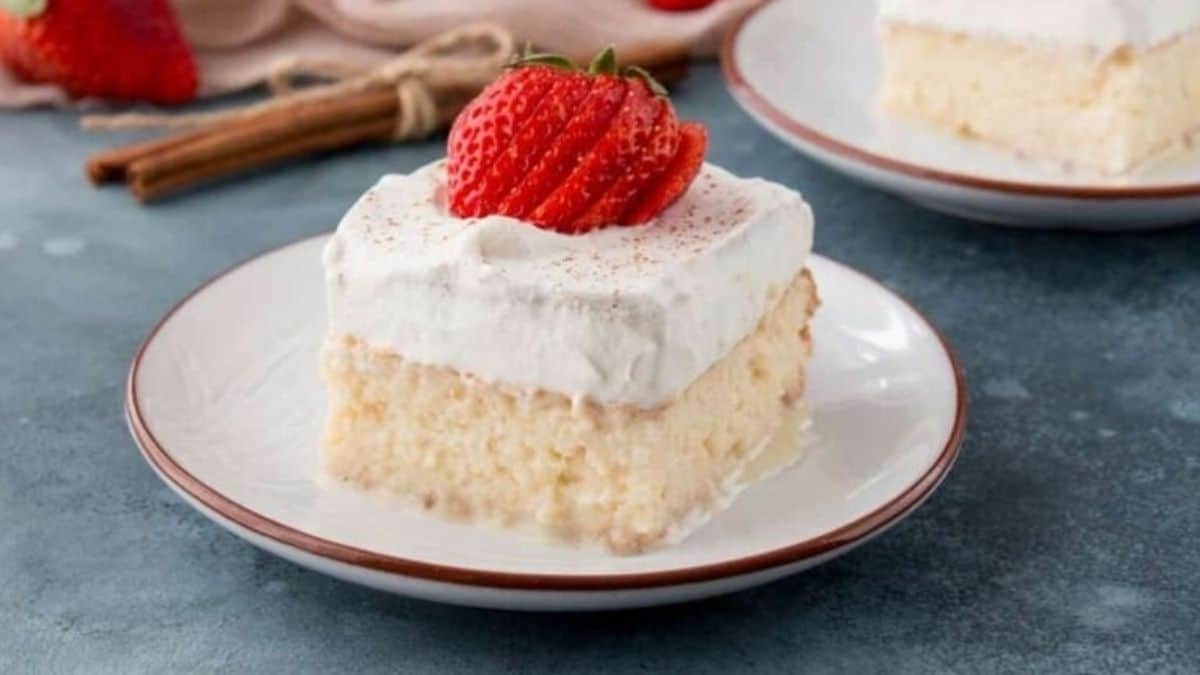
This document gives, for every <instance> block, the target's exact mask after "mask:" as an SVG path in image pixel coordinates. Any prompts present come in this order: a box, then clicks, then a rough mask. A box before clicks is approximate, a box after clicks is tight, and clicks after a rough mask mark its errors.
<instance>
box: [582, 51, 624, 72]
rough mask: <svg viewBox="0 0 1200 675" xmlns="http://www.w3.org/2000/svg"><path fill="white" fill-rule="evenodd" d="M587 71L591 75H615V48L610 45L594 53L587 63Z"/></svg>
mask: <svg viewBox="0 0 1200 675" xmlns="http://www.w3.org/2000/svg"><path fill="white" fill-rule="evenodd" d="M588 73H590V74H592V75H616V74H617V50H616V48H615V47H613V46H612V45H609V46H607V47H605V48H604V51H602V52H600V53H599V54H597V55H596V58H594V59H592V63H591V64H590V65H588Z"/></svg>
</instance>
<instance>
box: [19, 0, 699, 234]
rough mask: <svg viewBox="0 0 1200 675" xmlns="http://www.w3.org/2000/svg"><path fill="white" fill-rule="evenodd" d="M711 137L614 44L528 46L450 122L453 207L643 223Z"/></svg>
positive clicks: (549, 221)
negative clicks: (585, 61)
mask: <svg viewBox="0 0 1200 675" xmlns="http://www.w3.org/2000/svg"><path fill="white" fill-rule="evenodd" d="M3 1H4V0H0V2H3ZM707 145H708V138H707V136H706V134H705V131H704V127H702V126H701V125H699V124H695V123H689V124H686V125H684V124H681V123H680V122H679V119H678V117H676V115H675V109H674V108H673V107H672V106H671V103H670V101H669V100H668V99H667V90H666V89H663V87H662V85H661V84H659V83H658V82H656V81H655V80H654V77H653V76H652V75H650V74H649V73H647V72H646V71H645V70H643V69H641V68H638V67H637V66H624V67H621V66H620V65H619V64H618V61H617V56H616V53H615V52H614V51H613V48H612V47H609V48H607V49H605V50H603V51H601V52H600V53H599V54H597V55H596V58H594V59H592V62H591V63H590V64H589V65H588V67H587V70H586V71H584V70H580V68H579V66H577V65H575V63H573V62H572V61H571V60H569V59H567V58H564V57H562V56H558V55H555V54H544V53H539V52H536V51H534V50H533V49H532V48H530V47H526V49H525V51H524V52H523V53H522V54H519V55H515V56H514V57H513V59H512V61H511V63H510V64H509V66H508V68H507V69H506V70H505V72H504V73H503V74H502V75H500V77H499V78H497V79H496V80H495V81H494V82H492V83H491V84H490V85H488V86H487V87H486V88H485V89H484V90H483V92H482V93H480V94H479V96H478V97H476V98H475V100H474V101H472V102H471V103H470V104H469V105H468V106H467V107H466V109H465V110H464V111H463V113H462V114H460V115H459V116H458V119H456V120H455V121H454V125H453V128H452V129H451V131H450V139H449V147H448V148H447V152H446V169H445V175H446V182H445V191H444V194H445V199H446V206H447V208H448V210H449V212H450V213H452V214H453V215H455V216H458V217H460V218H474V217H481V216H488V215H504V216H509V217H511V218H516V219H520V220H524V221H526V222H528V223H529V224H530V225H532V226H535V227H541V228H545V229H549V230H556V231H558V232H562V233H565V234H578V233H582V232H587V231H589V230H593V229H596V228H598V227H605V226H608V225H629V224H636V223H642V222H647V221H650V220H652V219H653V218H654V217H655V216H657V215H658V214H659V213H660V212H661V211H662V210H663V209H665V208H666V207H667V206H668V205H670V204H671V203H672V202H673V201H675V200H676V199H678V198H679V196H680V195H682V194H683V193H684V192H685V191H686V190H687V188H688V185H689V184H690V183H691V182H692V180H693V179H695V177H696V174H697V173H698V172H699V170H700V166H701V164H702V163H703V161H704V151H705V149H706V148H707Z"/></svg>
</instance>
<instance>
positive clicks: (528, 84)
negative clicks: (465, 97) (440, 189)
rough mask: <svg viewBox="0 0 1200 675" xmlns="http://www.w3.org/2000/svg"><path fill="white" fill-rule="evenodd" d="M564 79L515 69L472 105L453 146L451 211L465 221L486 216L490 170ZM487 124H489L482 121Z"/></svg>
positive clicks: (534, 70)
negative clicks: (507, 77) (558, 81)
mask: <svg viewBox="0 0 1200 675" xmlns="http://www.w3.org/2000/svg"><path fill="white" fill-rule="evenodd" d="M558 78H559V75H558V73H557V72H555V71H553V70H552V69H550V68H522V69H519V70H516V71H513V72H512V74H511V75H510V77H509V79H507V80H506V81H505V82H504V86H502V87H499V88H497V89H495V90H493V91H492V93H491V95H490V96H488V97H486V98H485V97H479V98H476V99H475V100H474V101H472V102H471V103H470V104H469V105H468V106H467V107H466V109H465V110H463V112H462V113H461V114H460V115H459V119H460V120H462V121H464V122H465V123H463V124H459V123H457V122H456V123H455V125H454V127H453V128H452V129H451V132H450V138H449V141H448V142H447V156H448V162H447V171H446V183H447V187H448V188H449V194H450V207H451V209H453V211H454V212H455V213H457V214H458V215H460V216H464V217H472V216H482V215H486V214H487V211H486V210H485V209H484V204H485V197H486V196H487V194H488V191H489V189H490V186H489V185H488V184H487V180H486V179H487V176H488V171H489V170H490V169H491V167H492V163H493V162H495V161H496V158H497V157H499V156H500V153H501V152H503V151H504V150H505V148H507V147H508V145H509V143H510V142H511V141H512V138H513V136H514V135H515V134H516V132H517V130H518V129H519V128H520V127H521V125H522V124H523V123H524V122H525V120H526V118H528V117H529V116H530V115H531V114H532V113H533V111H534V110H535V109H536V108H537V106H538V104H539V103H540V102H541V100H542V98H543V97H544V96H545V95H546V94H547V93H548V92H549V91H550V87H551V85H553V84H554V82H555V81H556V80H557V79H558ZM485 119H486V120H487V121H488V123H487V124H479V123H477V122H478V121H479V120H485Z"/></svg>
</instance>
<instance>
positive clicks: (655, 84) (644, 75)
mask: <svg viewBox="0 0 1200 675" xmlns="http://www.w3.org/2000/svg"><path fill="white" fill-rule="evenodd" d="M621 74H622V75H624V76H626V77H636V78H638V79H640V80H641V81H642V82H645V83H646V88H647V89H649V90H650V93H652V94H654V95H655V96H661V97H662V98H666V97H667V88H666V87H664V86H663V85H662V82H659V81H658V80H656V79H654V76H653V75H651V74H650V71H648V70H646V69H645V68H643V67H641V66H625V68H624V69H623V70H622V71H621Z"/></svg>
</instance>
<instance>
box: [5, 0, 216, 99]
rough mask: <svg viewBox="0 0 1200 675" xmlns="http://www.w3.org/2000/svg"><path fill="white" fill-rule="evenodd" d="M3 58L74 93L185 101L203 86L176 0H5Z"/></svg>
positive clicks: (18, 70)
mask: <svg viewBox="0 0 1200 675" xmlns="http://www.w3.org/2000/svg"><path fill="white" fill-rule="evenodd" d="M0 59H3V61H4V62H5V63H6V64H7V65H8V66H9V68H11V69H12V71H13V73H14V74H16V75H17V76H18V77H20V78H22V79H24V80H28V81H31V82H50V83H54V84H58V85H60V86H62V87H63V88H64V89H66V90H67V92H68V93H70V94H71V95H73V96H81V97H83V96H95V97H102V98H115V99H128V100H140V101H150V102H152V103H183V102H185V101H189V100H191V99H192V97H193V96H195V94H196V82H197V78H196V66H195V63H194V62H193V60H192V53H191V51H190V49H189V48H188V46H187V43H185V42H184V40H183V36H182V35H181V34H180V32H179V27H178V25H176V23H175V15H174V13H173V11H172V9H171V5H170V3H169V2H168V0H138V1H136V2H132V1H130V0H0Z"/></svg>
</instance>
